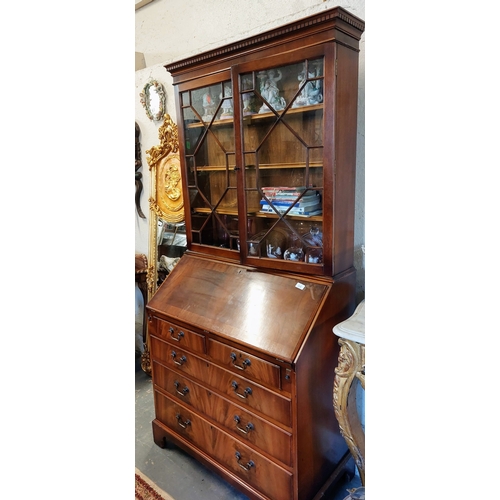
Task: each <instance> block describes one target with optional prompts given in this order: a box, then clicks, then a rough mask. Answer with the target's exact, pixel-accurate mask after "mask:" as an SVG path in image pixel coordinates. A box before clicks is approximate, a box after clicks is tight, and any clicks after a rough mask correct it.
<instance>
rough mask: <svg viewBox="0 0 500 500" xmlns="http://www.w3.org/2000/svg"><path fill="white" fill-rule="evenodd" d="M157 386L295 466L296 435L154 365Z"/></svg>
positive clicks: (242, 437) (174, 373)
mask: <svg viewBox="0 0 500 500" xmlns="http://www.w3.org/2000/svg"><path fill="white" fill-rule="evenodd" d="M153 366H154V368H153V369H154V374H155V379H154V380H155V383H156V384H157V385H158V386H159V387H160V388H161V389H162V390H164V391H166V392H168V393H169V394H170V395H172V396H173V397H174V398H176V399H178V400H179V401H182V402H183V403H185V404H186V405H189V406H192V407H193V408H194V409H196V410H197V411H199V412H201V413H203V414H205V415H207V416H208V417H210V418H211V419H213V420H215V421H217V422H218V423H219V424H221V425H222V426H224V427H225V429H226V430H227V431H228V432H230V433H231V434H233V435H235V436H237V437H238V438H239V439H241V440H242V441H246V442H249V443H251V444H253V445H254V446H256V447H258V448H260V449H261V450H263V451H265V452H266V453H269V455H271V456H273V457H275V458H276V459H278V460H280V461H281V462H283V463H284V464H286V465H289V466H291V465H292V457H291V453H292V435H291V433H290V432H287V431H285V430H284V429H281V428H280V427H277V426H276V425H273V424H271V423H269V422H268V421H266V420H264V419H262V418H261V417H259V416H257V415H255V414H253V413H250V412H248V411H246V410H245V409H243V408H242V407H241V406H237V405H235V404H233V403H232V402H230V401H229V400H227V399H225V398H223V397H221V396H219V395H217V394H215V393H214V392H211V391H210V390H209V389H206V388H205V387H203V386H202V385H200V384H198V383H196V382H195V381H193V380H191V379H190V378H188V377H186V376H184V375H180V374H179V373H177V372H174V371H173V370H170V369H169V368H166V367H165V366H163V365H161V364H160V363H158V362H157V361H153Z"/></svg>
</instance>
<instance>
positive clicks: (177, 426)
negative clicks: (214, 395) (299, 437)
mask: <svg viewBox="0 0 500 500" xmlns="http://www.w3.org/2000/svg"><path fill="white" fill-rule="evenodd" d="M155 407H156V418H157V419H158V420H160V422H162V423H163V424H164V425H166V426H167V427H169V428H170V429H172V430H173V431H174V432H175V433H176V434H178V435H180V436H182V437H183V438H184V439H186V440H187V441H189V442H191V443H192V444H193V446H194V447H195V448H198V449H200V450H201V451H203V452H205V453H207V454H209V455H211V456H212V457H213V458H214V459H215V460H216V461H218V462H219V463H220V464H221V465H222V466H223V467H224V468H225V469H227V470H229V471H231V472H232V473H233V474H234V475H236V476H238V477H239V478H240V479H242V480H243V481H245V482H246V483H248V484H250V485H251V486H253V487H254V488H256V489H258V490H259V491H261V492H262V493H264V494H265V495H267V496H268V497H269V498H270V499H273V500H290V498H293V475H292V474H291V473H290V472H289V471H287V470H286V469H284V468H282V467H280V466H279V465H278V464H276V463H274V462H273V461H272V460H269V459H267V458H266V457H264V456H263V455H261V454H260V453H258V452H257V451H255V450H252V449H251V448H249V447H248V446H246V445H245V444H243V443H241V442H240V441H239V440H237V439H235V438H233V437H232V436H230V435H229V434H227V433H226V432H224V431H223V430H222V429H219V428H218V427H216V426H214V425H211V424H210V423H209V422H208V421H207V420H205V419H204V418H203V417H201V416H200V415H198V414H196V413H195V412H194V411H193V410H191V409H189V408H187V407H186V406H183V405H181V404H179V403H176V402H175V401H173V400H171V399H170V398H168V397H167V396H165V395H163V394H162V393H160V392H158V391H155Z"/></svg>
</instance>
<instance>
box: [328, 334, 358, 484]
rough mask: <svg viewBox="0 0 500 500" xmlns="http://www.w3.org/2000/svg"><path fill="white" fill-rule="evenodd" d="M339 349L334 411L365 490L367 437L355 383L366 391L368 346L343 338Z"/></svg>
mask: <svg viewBox="0 0 500 500" xmlns="http://www.w3.org/2000/svg"><path fill="white" fill-rule="evenodd" d="M339 345H340V353H339V360H338V366H337V368H335V379H334V383H333V407H334V409H335V416H336V417H337V420H338V422H339V427H340V432H341V434H342V436H343V437H344V439H345V440H346V443H347V446H348V447H349V450H350V451H351V454H352V456H353V457H354V461H355V462H356V466H357V467H358V470H359V476H360V478H361V483H362V484H363V486H364V484H365V434H364V432H363V428H362V427H361V422H360V420H359V415H358V412H357V408H356V386H355V384H354V382H355V379H358V380H359V382H360V383H361V386H362V387H363V389H364V388H365V346H364V345H363V344H358V343H357V342H353V341H350V340H346V339H343V338H339Z"/></svg>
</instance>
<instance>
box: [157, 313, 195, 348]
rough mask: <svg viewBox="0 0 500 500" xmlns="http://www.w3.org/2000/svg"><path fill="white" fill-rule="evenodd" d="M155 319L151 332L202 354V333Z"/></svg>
mask: <svg viewBox="0 0 500 500" xmlns="http://www.w3.org/2000/svg"><path fill="white" fill-rule="evenodd" d="M155 321H156V328H155V330H154V333H153V334H154V335H156V336H158V337H160V338H162V339H163V340H167V341H168V342H171V343H173V344H175V345H178V346H179V347H182V348H184V349H189V350H192V351H195V352H199V353H202V354H204V353H205V336H204V335H201V334H200V333H196V332H192V331H191V330H188V329H187V328H181V327H179V326H177V325H174V324H173V323H169V322H168V321H164V320H162V319H160V318H155Z"/></svg>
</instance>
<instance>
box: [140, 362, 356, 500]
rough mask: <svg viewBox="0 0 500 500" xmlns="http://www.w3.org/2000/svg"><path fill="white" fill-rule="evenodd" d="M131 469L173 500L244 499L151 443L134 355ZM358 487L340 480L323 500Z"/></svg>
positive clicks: (178, 453)
mask: <svg viewBox="0 0 500 500" xmlns="http://www.w3.org/2000/svg"><path fill="white" fill-rule="evenodd" d="M135 370H136V377H135V466H136V467H137V468H138V469H139V470H140V471H141V472H142V473H143V474H145V475H146V476H148V477H149V478H150V479H151V480H152V481H153V482H155V483H156V484H157V485H158V486H159V487H160V488H161V489H163V490H164V491H166V492H167V493H168V494H169V495H171V496H172V497H173V498H174V499H175V500H198V499H203V500H248V497H247V496H245V495H243V494H242V493H239V492H238V491H237V490H235V489H234V488H233V487H232V486H231V485H230V484H228V483H227V482H226V481H224V480H223V479H221V478H220V477H219V476H217V475H215V474H213V473H212V472H211V471H209V470H208V469H206V468H205V467H204V466H202V465H201V464H199V463H198V462H197V461H196V460H195V459H194V458H192V457H190V456H189V455H187V454H186V453H185V452H183V451H182V450H180V449H179V448H176V447H170V448H163V449H162V448H160V447H159V446H157V445H156V444H155V443H154V441H153V434H152V428H151V422H152V421H153V419H154V407H153V388H152V385H151V377H149V376H148V375H146V374H145V373H144V372H143V371H142V369H141V367H140V356H138V355H136V367H135ZM359 486H361V483H360V480H359V477H358V475H355V476H354V478H353V479H352V480H351V481H349V482H348V480H347V478H346V479H345V480H343V481H342V482H341V483H340V484H339V486H338V487H337V488H336V491H335V492H333V493H332V494H331V495H330V496H325V497H323V498H324V500H343V499H344V498H345V497H346V496H347V495H348V492H347V489H348V488H349V489H350V488H356V487H359Z"/></svg>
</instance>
